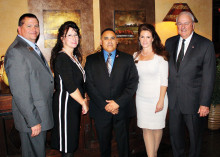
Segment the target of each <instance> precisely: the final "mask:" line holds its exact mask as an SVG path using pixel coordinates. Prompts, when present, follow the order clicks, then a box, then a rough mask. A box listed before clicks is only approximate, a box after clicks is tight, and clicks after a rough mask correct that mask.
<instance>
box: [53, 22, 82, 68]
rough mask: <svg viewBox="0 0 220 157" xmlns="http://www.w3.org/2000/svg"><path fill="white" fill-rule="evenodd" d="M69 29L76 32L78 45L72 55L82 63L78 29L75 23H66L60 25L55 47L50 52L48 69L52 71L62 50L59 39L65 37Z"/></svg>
mask: <svg viewBox="0 0 220 157" xmlns="http://www.w3.org/2000/svg"><path fill="white" fill-rule="evenodd" d="M69 28H73V30H74V31H76V33H77V35H78V36H79V43H78V45H77V47H76V48H74V50H73V55H76V56H77V58H78V60H79V62H80V63H81V62H82V55H81V52H80V51H81V49H80V33H79V27H78V26H77V25H76V23H75V22H73V21H67V22H65V23H64V24H62V25H61V26H60V28H59V30H58V35H57V42H56V44H55V46H54V47H53V49H52V51H51V58H50V67H51V69H52V71H53V70H54V69H53V68H54V61H55V59H56V57H57V55H58V53H59V52H60V51H61V50H62V48H63V42H62V40H61V37H66V34H67V32H68V30H69Z"/></svg>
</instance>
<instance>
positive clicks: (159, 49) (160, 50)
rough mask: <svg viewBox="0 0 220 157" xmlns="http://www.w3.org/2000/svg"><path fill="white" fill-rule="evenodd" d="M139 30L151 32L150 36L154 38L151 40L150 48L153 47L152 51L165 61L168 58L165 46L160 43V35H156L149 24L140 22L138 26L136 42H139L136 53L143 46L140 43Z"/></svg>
mask: <svg viewBox="0 0 220 157" xmlns="http://www.w3.org/2000/svg"><path fill="white" fill-rule="evenodd" d="M141 31H149V32H151V34H152V37H153V39H154V40H153V42H152V48H153V51H154V53H156V54H157V55H159V56H162V57H163V58H164V59H165V60H166V61H167V60H168V59H169V55H168V52H167V51H165V47H164V46H163V44H162V43H161V40H160V37H159V36H158V34H157V32H156V31H155V28H154V26H153V25H151V24H141V25H140V26H139V27H138V43H139V51H138V55H139V54H140V53H141V50H142V49H143V47H142V46H141V44H140V40H139V37H140V34H141Z"/></svg>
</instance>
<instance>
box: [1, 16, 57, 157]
mask: <svg viewBox="0 0 220 157" xmlns="http://www.w3.org/2000/svg"><path fill="white" fill-rule="evenodd" d="M39 32H40V28H39V21H38V19H37V17H36V16H35V15H33V14H29V13H27V14H23V15H22V16H21V17H20V19H19V22H18V36H17V37H16V39H15V40H14V42H13V43H12V44H11V46H10V47H9V48H8V50H7V52H6V55H5V70H6V73H7V76H8V80H9V86H10V90H11V94H12V113H13V117H14V123H15V127H16V129H17V130H18V131H19V133H20V138H21V147H22V156H23V157H44V156H46V153H45V141H46V131H47V130H49V129H51V128H52V127H53V117H52V96H53V89H54V88H53V84H54V83H53V82H54V80H53V75H52V73H51V71H50V69H49V66H48V64H47V62H46V60H45V58H44V56H43V55H42V53H41V51H40V50H39V48H38V47H37V46H36V40H37V38H38V36H39Z"/></svg>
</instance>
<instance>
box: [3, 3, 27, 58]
mask: <svg viewBox="0 0 220 157" xmlns="http://www.w3.org/2000/svg"><path fill="white" fill-rule="evenodd" d="M27 1H28V0H0V56H2V55H4V54H5V52H6V50H7V48H8V46H9V45H10V44H11V43H12V41H13V40H14V39H15V36H16V35H17V26H18V18H19V17H20V16H21V15H22V14H23V13H25V12H27V11H28V2H27Z"/></svg>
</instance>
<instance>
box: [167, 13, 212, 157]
mask: <svg viewBox="0 0 220 157" xmlns="http://www.w3.org/2000/svg"><path fill="white" fill-rule="evenodd" d="M176 25H177V28H178V33H179V35H177V36H174V37H171V38H169V39H167V41H166V50H167V51H168V52H169V54H170V60H169V79H168V89H167V93H168V101H169V127H170V139H171V144H172V150H173V155H174V157H185V141H184V137H185V136H184V135H185V132H184V131H185V126H186V127H187V130H188V132H189V138H190V150H189V156H190V157H199V153H200V148H201V147H200V146H201V141H202V133H203V129H204V125H205V117H206V116H207V115H208V113H209V106H210V103H211V95H212V91H213V86H214V79H215V51H214V46H213V44H212V42H211V41H210V40H208V39H206V38H204V37H202V36H200V35H198V34H197V33H195V32H194V17H193V15H192V14H191V13H189V12H182V13H180V14H179V16H178V18H177V21H176Z"/></svg>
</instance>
